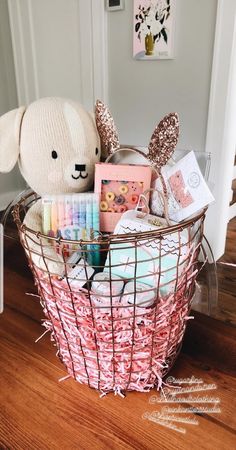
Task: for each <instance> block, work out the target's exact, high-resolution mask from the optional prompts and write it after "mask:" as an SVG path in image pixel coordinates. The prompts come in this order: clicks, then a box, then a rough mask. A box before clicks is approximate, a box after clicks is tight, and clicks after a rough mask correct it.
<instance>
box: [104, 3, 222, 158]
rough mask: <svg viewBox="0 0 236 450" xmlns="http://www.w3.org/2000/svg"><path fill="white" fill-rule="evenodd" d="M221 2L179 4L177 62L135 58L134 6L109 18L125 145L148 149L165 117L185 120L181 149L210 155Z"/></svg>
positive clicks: (113, 85) (112, 76) (114, 102)
mask: <svg viewBox="0 0 236 450" xmlns="http://www.w3.org/2000/svg"><path fill="white" fill-rule="evenodd" d="M216 7H217V0H207V1H206V0H197V1H196V0H176V35H175V44H174V55H175V59H173V60H167V61H165V60H162V61H136V60H134V59H133V58H132V28H133V21H132V17H133V16H132V8H133V1H132V0H126V1H125V10H124V11H119V12H111V13H109V14H108V60H109V105H110V109H111V111H112V113H113V115H114V117H115V121H116V123H117V126H118V127H119V131H120V137H121V141H122V143H127V144H132V143H133V144H140V145H145V144H147V143H148V141H149V138H150V135H151V133H152V130H153V128H154V126H155V124H156V122H157V121H159V120H160V119H161V117H162V116H163V115H164V114H166V113H168V112H170V111H177V112H178V113H179V116H180V123H181V137H180V141H179V145H178V147H179V148H186V149H188V148H191V149H194V150H199V151H204V149H205V139H206V125H207V115H208V102H209V90H210V80H211V65H212V55H213V42H214V30H215V19H216Z"/></svg>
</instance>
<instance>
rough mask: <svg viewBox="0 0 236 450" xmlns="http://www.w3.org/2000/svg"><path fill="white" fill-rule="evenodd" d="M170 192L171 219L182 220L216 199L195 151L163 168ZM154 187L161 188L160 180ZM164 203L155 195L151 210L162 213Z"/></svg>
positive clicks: (169, 207) (169, 208)
mask: <svg viewBox="0 0 236 450" xmlns="http://www.w3.org/2000/svg"><path fill="white" fill-rule="evenodd" d="M162 175H163V177H164V179H165V182H166V185H167V192H168V211H169V217H170V219H171V220H173V221H176V222H180V221H181V220H184V219H187V218H188V217H190V216H192V215H193V214H195V213H197V212H198V211H199V210H201V209H202V208H204V207H206V206H207V205H209V204H210V203H212V202H213V201H214V197H213V195H212V193H211V192H210V190H209V188H208V186H207V184H206V182H205V180H204V178H203V176H202V173H201V170H200V168H199V165H198V162H197V160H196V156H195V154H194V152H193V151H191V152H189V153H188V154H187V155H186V156H185V157H184V158H182V159H180V160H179V161H178V162H177V163H176V164H175V165H174V166H172V167H170V166H166V167H163V169H162ZM153 187H154V188H156V189H161V184H160V180H159V179H157V180H156V181H155V183H154V186H153ZM162 209H163V207H162V204H161V201H160V199H159V197H158V196H157V195H153V197H152V202H151V210H152V212H153V213H155V214H157V215H158V214H161V213H162Z"/></svg>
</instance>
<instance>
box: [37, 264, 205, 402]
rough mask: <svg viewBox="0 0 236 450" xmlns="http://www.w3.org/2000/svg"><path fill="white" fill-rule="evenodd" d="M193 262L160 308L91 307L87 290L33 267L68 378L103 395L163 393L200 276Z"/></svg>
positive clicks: (47, 325) (47, 323)
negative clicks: (139, 392) (163, 383)
mask: <svg viewBox="0 0 236 450" xmlns="http://www.w3.org/2000/svg"><path fill="white" fill-rule="evenodd" d="M193 259H195V258H191V260H190V262H189V264H187V265H186V267H185V269H184V270H183V271H182V273H181V276H179V279H178V284H177V286H176V289H175V293H173V292H172V293H171V294H169V295H166V296H165V297H163V298H161V297H157V299H156V302H155V306H154V307H151V308H147V309H145V308H140V307H135V306H134V305H130V306H124V305H122V304H121V305H120V306H117V305H115V306H114V307H112V308H110V311H109V312H107V307H106V308H105V310H104V308H102V307H97V308H96V307H92V303H91V299H90V293H89V292H88V291H87V290H86V289H80V291H78V290H77V291H73V288H72V287H70V286H69V284H68V282H67V281H66V280H59V279H58V278H56V277H54V278H53V277H50V276H49V275H48V274H47V273H44V272H42V271H41V270H39V269H38V268H36V267H35V266H34V272H35V279H36V284H37V285H38V289H39V293H40V296H41V303H42V306H43V310H44V313H45V316H46V318H47V319H46V320H45V321H44V326H45V328H46V329H48V330H50V332H51V339H52V340H53V341H54V342H55V343H56V346H57V349H58V351H57V354H58V356H59V357H60V359H61V361H62V362H63V363H64V365H65V366H66V368H67V371H68V374H69V375H70V376H71V377H73V378H74V379H75V380H77V381H78V382H80V383H85V384H88V385H89V386H90V387H92V388H95V389H97V390H99V392H100V393H101V396H103V395H105V394H106V393H108V392H111V391H113V392H114V393H115V394H119V395H121V396H123V393H124V392H125V391H130V390H136V391H141V392H147V391H149V390H150V389H151V388H153V387H154V386H157V388H158V389H159V388H161V385H162V378H163V376H164V375H165V374H166V373H167V372H168V370H169V369H170V368H171V366H172V364H173V362H174V360H175V359H176V356H177V354H178V351H179V349H180V346H181V342H182V339H183V335H184V332H185V328H186V323H187V319H188V318H189V310H190V303H191V299H192V296H193V293H194V287H195V278H196V274H197V270H196V261H193Z"/></svg>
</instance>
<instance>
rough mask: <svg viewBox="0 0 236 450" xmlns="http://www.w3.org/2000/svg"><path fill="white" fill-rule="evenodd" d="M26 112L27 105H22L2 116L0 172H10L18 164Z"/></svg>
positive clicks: (0, 118) (0, 127) (0, 121)
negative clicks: (21, 131)
mask: <svg viewBox="0 0 236 450" xmlns="http://www.w3.org/2000/svg"><path fill="white" fill-rule="evenodd" d="M24 112H25V107H24V106H21V107H20V108H17V109H13V110H12V111H9V112H8V113H6V114H4V115H3V116H2V117H0V172H10V171H11V170H12V169H13V167H14V166H15V164H16V161H17V159H18V156H19V152H20V146H19V138H20V127H21V121H22V117H23V114H24Z"/></svg>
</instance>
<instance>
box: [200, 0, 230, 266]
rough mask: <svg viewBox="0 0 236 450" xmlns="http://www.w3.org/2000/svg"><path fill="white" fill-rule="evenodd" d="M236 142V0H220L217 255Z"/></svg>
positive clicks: (215, 106)
mask: <svg viewBox="0 0 236 450" xmlns="http://www.w3.org/2000/svg"><path fill="white" fill-rule="evenodd" d="M235 144H236V2H235V0H218V4H217V17H216V28H215V42H214V50H213V63H212V74H211V87H210V97H209V111H208V123H207V133H206V146H205V150H206V152H209V153H211V155H212V161H211V169H210V177H209V182H210V187H211V188H212V191H213V195H214V197H215V202H214V203H213V204H212V205H211V206H210V207H209V211H208V214H207V219H206V227H205V232H206V235H207V237H208V239H209V242H210V244H211V247H212V250H213V254H214V256H215V259H218V258H219V257H221V256H222V254H223V253H224V249H225V241H226V234H227V224H228V218H229V202H230V196H231V183H232V175H233V166H234V157H235Z"/></svg>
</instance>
